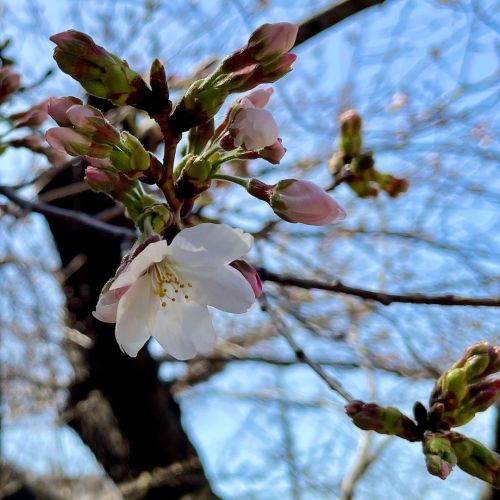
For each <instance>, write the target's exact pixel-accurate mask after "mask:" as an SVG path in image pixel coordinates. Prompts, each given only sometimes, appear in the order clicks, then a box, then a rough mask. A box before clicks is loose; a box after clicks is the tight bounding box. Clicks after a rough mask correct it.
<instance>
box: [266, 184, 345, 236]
mask: <svg viewBox="0 0 500 500" xmlns="http://www.w3.org/2000/svg"><path fill="white" fill-rule="evenodd" d="M269 204H270V205H271V207H272V209H273V210H274V212H275V213H276V215H278V216H279V217H281V218H282V219H284V220H286V221H288V222H301V223H303V224H310V225H312V226H322V225H323V224H328V223H330V222H333V221H338V220H342V219H344V218H345V216H346V213H345V211H344V209H343V208H342V207H341V206H340V205H339V204H338V203H337V202H336V201H335V200H334V199H333V198H332V197H330V196H329V195H328V193H327V192H326V191H325V190H324V189H322V188H320V187H319V186H317V185H316V184H314V183H313V182H310V181H305V180H296V179H286V180H283V181H280V182H278V184H276V185H275V186H274V188H273V190H272V193H271V196H270V199H269Z"/></svg>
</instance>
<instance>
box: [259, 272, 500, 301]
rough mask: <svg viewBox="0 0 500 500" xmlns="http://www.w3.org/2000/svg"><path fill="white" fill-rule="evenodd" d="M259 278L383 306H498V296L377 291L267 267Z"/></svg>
mask: <svg viewBox="0 0 500 500" xmlns="http://www.w3.org/2000/svg"><path fill="white" fill-rule="evenodd" d="M258 273H259V276H260V279H261V280H263V281H272V282H274V283H278V284H280V285H285V286H296V287H298V288H304V289H306V290H313V289H314V290H325V291H327V292H335V293H344V294H346V295H353V296H355V297H359V298H361V299H365V300H373V301H375V302H379V303H380V304H383V305H384V306H388V305H390V304H393V303H402V304H429V305H439V306H476V307H479V306H484V307H500V297H462V296H459V295H454V294H446V295H424V294H422V293H411V294H396V293H385V292H379V291H372V290H365V289H364V288H355V287H352V286H347V285H344V284H343V283H342V282H341V281H339V280H337V281H334V282H331V283H329V282H326V281H320V280H314V279H305V278H296V277H294V276H290V275H281V274H276V273H273V272H271V271H268V270H267V269H264V268H260V269H258Z"/></svg>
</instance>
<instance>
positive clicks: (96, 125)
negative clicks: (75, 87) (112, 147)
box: [66, 104, 120, 144]
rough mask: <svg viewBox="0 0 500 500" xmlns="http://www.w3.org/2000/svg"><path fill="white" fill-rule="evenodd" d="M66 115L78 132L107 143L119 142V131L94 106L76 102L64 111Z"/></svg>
mask: <svg viewBox="0 0 500 500" xmlns="http://www.w3.org/2000/svg"><path fill="white" fill-rule="evenodd" d="M66 116H67V117H68V119H69V121H70V122H71V124H72V125H73V126H74V127H75V128H76V129H77V131H78V132H81V133H83V134H89V135H92V137H93V139H94V140H95V139H98V140H99V141H102V142H105V143H108V144H119V143H120V132H118V130H116V129H115V128H114V127H113V126H112V125H111V124H110V123H109V122H107V121H106V119H105V118H104V115H103V114H102V113H101V112H100V111H99V110H98V109H96V108H94V107H92V106H88V105H85V106H82V105H80V104H76V105H74V106H71V107H70V108H69V109H68V110H67V111H66Z"/></svg>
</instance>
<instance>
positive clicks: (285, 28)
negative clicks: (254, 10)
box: [247, 23, 299, 62]
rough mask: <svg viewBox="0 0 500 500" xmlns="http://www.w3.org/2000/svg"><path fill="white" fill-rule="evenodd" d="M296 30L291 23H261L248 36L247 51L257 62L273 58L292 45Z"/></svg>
mask: <svg viewBox="0 0 500 500" xmlns="http://www.w3.org/2000/svg"><path fill="white" fill-rule="evenodd" d="M298 30H299V27H298V26H297V25H296V24H291V23H274V24H263V25H262V26H261V27H260V28H258V29H257V30H256V31H254V32H253V33H252V35H251V36H250V40H249V41H248V45H247V48H248V51H249V52H250V54H251V55H252V57H253V58H254V59H255V60H256V61H259V62H260V61H267V60H272V59H275V58H276V57H278V56H280V55H281V54H284V53H285V52H288V51H289V50H290V49H291V48H292V47H293V46H294V44H295V39H296V38H297V32H298Z"/></svg>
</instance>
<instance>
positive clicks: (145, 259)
mask: <svg viewBox="0 0 500 500" xmlns="http://www.w3.org/2000/svg"><path fill="white" fill-rule="evenodd" d="M168 253H169V248H168V244H167V242H166V241H165V240H161V241H155V242H153V243H150V244H149V245H148V246H147V247H146V248H144V250H142V251H141V252H140V253H139V254H137V255H136V256H135V257H134V258H133V259H132V261H131V262H130V264H129V265H128V267H127V269H126V270H125V271H123V272H122V273H120V274H119V275H118V276H117V277H116V279H115V281H114V283H113V284H112V285H111V290H114V289H116V288H121V287H122V286H127V285H131V284H132V283H134V281H135V280H137V278H138V277H139V276H140V275H141V274H142V273H143V272H144V271H146V269H148V267H150V266H151V264H154V263H156V262H160V261H162V260H163V259H164V258H165V256H166V255H168Z"/></svg>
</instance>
